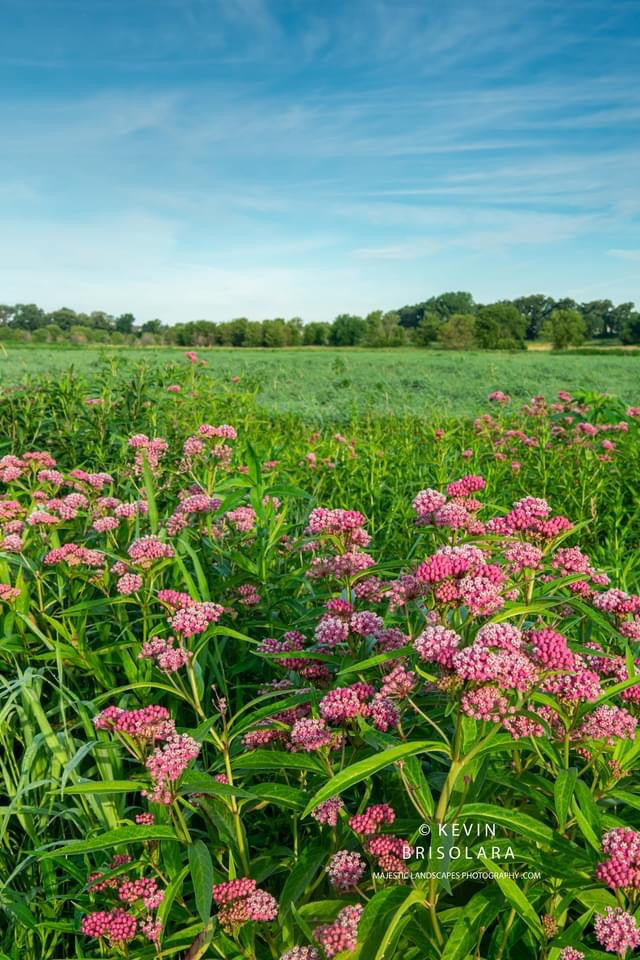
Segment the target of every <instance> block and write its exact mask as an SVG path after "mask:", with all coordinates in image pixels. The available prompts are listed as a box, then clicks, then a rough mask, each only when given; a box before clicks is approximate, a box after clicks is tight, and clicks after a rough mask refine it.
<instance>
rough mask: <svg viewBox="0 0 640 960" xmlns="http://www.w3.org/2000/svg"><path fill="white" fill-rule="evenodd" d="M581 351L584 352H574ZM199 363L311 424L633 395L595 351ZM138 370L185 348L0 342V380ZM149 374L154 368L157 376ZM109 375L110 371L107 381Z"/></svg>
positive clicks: (169, 360) (606, 350) (618, 363)
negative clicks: (499, 393)
mask: <svg viewBox="0 0 640 960" xmlns="http://www.w3.org/2000/svg"><path fill="white" fill-rule="evenodd" d="M583 349H585V348H583ZM198 353H199V355H200V356H201V357H202V358H203V359H206V362H207V366H206V367H204V366H203V367H201V368H200V372H201V375H202V376H203V377H204V378H206V380H207V381H210V380H213V381H214V384H215V383H216V382H217V383H220V382H222V383H227V384H229V385H231V378H232V377H239V378H240V382H239V383H238V384H237V385H236V386H235V387H234V389H235V390H236V391H242V392H245V393H251V394H252V396H254V398H255V401H256V403H257V404H259V405H260V406H261V407H263V408H264V409H268V410H270V411H272V412H274V413H276V412H277V413H295V414H297V415H299V416H301V417H302V418H304V419H305V420H306V421H307V422H309V423H313V424H322V423H331V422H338V421H339V422H341V423H345V422H347V423H348V422H350V421H351V420H352V419H353V418H354V417H355V418H358V417H362V418H364V417H366V416H367V415H369V414H375V415H381V414H384V415H390V416H405V415H406V416H414V417H418V418H420V419H424V418H425V417H427V416H433V415H435V414H437V415H440V414H446V415H451V416H473V415H477V414H479V413H481V412H483V410H484V409H485V406H486V396H487V393H489V391H491V390H500V389H506V390H508V392H509V393H510V394H511V395H512V396H513V398H514V401H517V402H520V403H524V402H525V401H526V400H529V399H530V398H531V397H533V396H535V395H536V394H538V393H544V394H545V395H546V396H555V395H556V394H557V393H558V391H559V390H562V389H568V390H580V389H585V390H591V391H595V392H598V393H606V392H607V391H608V390H610V389H611V387H612V385H615V392H616V393H617V395H618V396H619V397H620V398H621V399H622V400H624V401H626V402H627V403H633V402H634V400H635V399H636V397H637V385H638V380H639V378H640V352H637V351H623V350H619V351H616V350H615V348H612V347H603V348H602V349H601V350H600V352H599V353H597V352H596V353H595V354H593V353H592V352H589V353H587V354H584V353H580V354H578V353H568V352H567V351H565V352H563V353H558V352H553V351H546V350H529V351H527V352H524V351H520V352H515V353H513V352H498V351H495V352H494V351H476V352H466V353H462V352H458V351H456V352H449V351H444V350H429V351H427V350H413V349H410V348H404V349H400V350H397V349H383V350H374V349H366V348H362V347H358V348H352V349H339V348H329V347H327V348H324V349H322V350H320V349H318V350H305V349H304V348H293V349H283V350H273V351H270V350H260V349H244V350H236V349H234V348H225V347H215V348H211V349H203V350H198ZM132 361H138V362H141V363H144V366H145V368H146V370H147V374H146V376H147V377H148V378H149V379H150V380H151V381H152V382H153V379H154V377H159V376H162V377H163V378H164V373H165V372H166V371H167V370H168V369H171V368H170V366H169V365H170V364H176V367H175V368H174V369H176V371H177V370H179V368H180V365H181V364H182V363H183V362H184V351H181V350H179V349H177V348H172V347H153V346H150V347H144V348H143V347H138V348H137V349H135V350H132V349H130V348H122V347H111V348H110V347H107V346H87V345H71V346H69V345H65V344H58V345H56V346H55V347H54V346H49V347H47V346H38V345H37V344H27V345H22V344H6V345H5V349H4V350H3V347H2V345H0V383H5V384H19V383H29V384H34V378H37V377H38V376H39V375H40V374H44V373H46V374H50V375H51V376H52V378H53V380H54V382H55V381H56V379H62V381H63V382H65V379H66V378H65V373H66V372H67V371H69V370H73V371H74V372H75V373H78V374H83V375H85V376H87V378H88V383H89V385H91V386H89V385H88V387H87V389H98V388H99V383H100V378H99V371H100V369H101V366H102V365H103V364H105V365H106V368H107V369H109V370H110V371H112V375H113V376H116V375H117V376H118V378H119V379H120V378H123V379H125V378H126V376H127V375H128V374H127V371H130V370H131V362H132ZM156 371H163V373H162V374H159V373H157V372H156ZM110 375H111V374H110Z"/></svg>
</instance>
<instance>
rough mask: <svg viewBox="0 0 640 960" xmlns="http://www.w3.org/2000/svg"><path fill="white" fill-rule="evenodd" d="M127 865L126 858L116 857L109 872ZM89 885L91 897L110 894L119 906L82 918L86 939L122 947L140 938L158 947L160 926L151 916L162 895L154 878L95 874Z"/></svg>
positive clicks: (129, 859)
mask: <svg viewBox="0 0 640 960" xmlns="http://www.w3.org/2000/svg"><path fill="white" fill-rule="evenodd" d="M130 862H131V858H130V857H129V856H128V855H126V854H124V855H123V854H119V855H117V856H116V857H114V859H113V861H112V862H111V863H110V864H109V869H110V870H116V869H119V870H120V869H121V868H122V867H123V866H125V865H127V864H129V863H130ZM88 881H89V890H90V892H91V894H92V895H95V894H99V893H108V894H111V896H115V898H116V900H117V901H118V903H119V905H118V906H116V907H113V908H112V909H111V910H99V911H96V912H94V913H90V914H88V915H87V916H85V917H83V919H82V922H81V925H80V929H81V931H82V933H83V934H84V935H85V936H87V937H95V938H96V939H105V940H107V941H108V942H109V943H110V944H112V945H123V944H127V943H131V941H132V940H134V939H135V938H136V936H137V935H138V934H141V935H142V936H143V937H144V938H145V939H146V940H147V941H149V942H150V943H153V944H154V945H155V946H156V947H157V946H159V943H160V936H161V934H162V923H161V922H160V920H158V919H157V918H156V917H155V916H154V913H153V912H154V911H155V910H157V909H158V907H159V906H160V905H161V903H162V902H163V901H164V891H163V890H162V889H161V888H160V887H159V886H158V882H157V880H156V879H155V878H153V877H144V876H137V877H135V876H134V877H132V876H131V874H130V872H129V871H126V872H124V873H121V872H119V873H117V874H115V875H113V876H110V875H109V874H107V875H106V876H105V874H104V873H103V872H101V871H98V872H96V873H92V874H90V876H89V878H88ZM123 904H124V905H125V906H126V909H125V906H123Z"/></svg>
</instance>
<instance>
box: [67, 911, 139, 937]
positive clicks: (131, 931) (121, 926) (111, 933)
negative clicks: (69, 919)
mask: <svg viewBox="0 0 640 960" xmlns="http://www.w3.org/2000/svg"><path fill="white" fill-rule="evenodd" d="M137 928H138V923H137V921H136V918H135V917H133V916H132V915H131V914H130V913H127V911H126V910H121V909H115V910H110V911H109V912H108V913H107V912H105V911H100V912H98V913H90V914H89V915H88V916H86V917H85V918H84V919H83V921H82V924H81V930H82V932H83V933H84V935H85V936H86V937H104V938H105V939H106V940H109V941H110V942H111V943H130V942H131V941H132V940H133V938H134V937H135V935H136V931H137Z"/></svg>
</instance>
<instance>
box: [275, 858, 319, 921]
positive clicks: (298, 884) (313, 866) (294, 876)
mask: <svg viewBox="0 0 640 960" xmlns="http://www.w3.org/2000/svg"><path fill="white" fill-rule="evenodd" d="M326 855H327V851H326V849H325V847H324V845H322V846H320V845H314V844H312V845H310V846H308V847H304V848H303V850H302V852H301V854H300V856H299V858H298V862H297V863H296V864H295V866H294V867H293V868H292V870H291V872H290V873H289V876H288V877H287V879H286V882H285V885H284V887H283V889H282V893H281V894H280V917H281V918H282V920H285V919H286V917H287V916H288V914H289V913H291V907H292V904H294V903H295V902H296V901H297V900H298V898H299V897H301V896H302V894H303V893H304V892H305V890H306V889H307V887H308V886H309V884H310V883H311V881H312V880H313V878H314V877H315V875H316V874H317V872H318V870H319V868H320V866H321V865H322V864H323V863H324V860H325V858H326Z"/></svg>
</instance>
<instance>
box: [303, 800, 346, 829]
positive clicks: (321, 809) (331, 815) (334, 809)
mask: <svg viewBox="0 0 640 960" xmlns="http://www.w3.org/2000/svg"><path fill="white" fill-rule="evenodd" d="M343 809H344V802H343V801H342V800H341V799H340V797H331V799H330V800H325V801H324V803H319V804H318V806H317V807H314V808H313V810H312V811H311V816H312V817H313V819H314V820H316V821H317V822H318V823H326V824H328V825H329V826H331V827H335V826H336V824H337V822H338V817H339V815H340V811H341V810H343Z"/></svg>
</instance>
